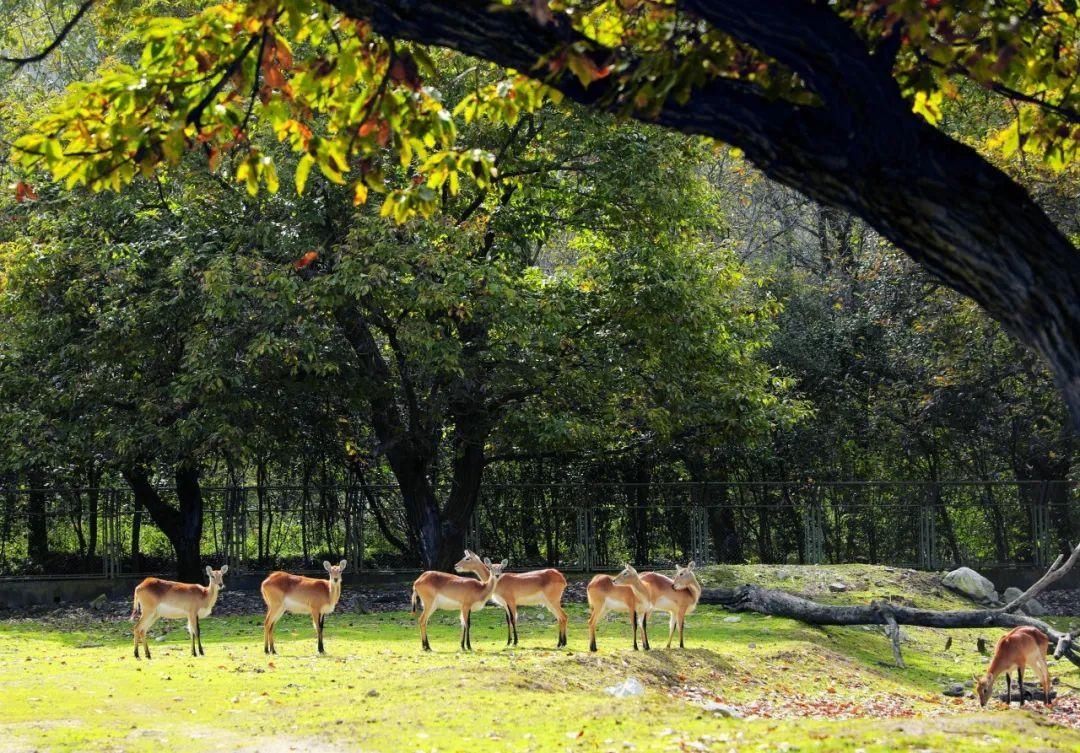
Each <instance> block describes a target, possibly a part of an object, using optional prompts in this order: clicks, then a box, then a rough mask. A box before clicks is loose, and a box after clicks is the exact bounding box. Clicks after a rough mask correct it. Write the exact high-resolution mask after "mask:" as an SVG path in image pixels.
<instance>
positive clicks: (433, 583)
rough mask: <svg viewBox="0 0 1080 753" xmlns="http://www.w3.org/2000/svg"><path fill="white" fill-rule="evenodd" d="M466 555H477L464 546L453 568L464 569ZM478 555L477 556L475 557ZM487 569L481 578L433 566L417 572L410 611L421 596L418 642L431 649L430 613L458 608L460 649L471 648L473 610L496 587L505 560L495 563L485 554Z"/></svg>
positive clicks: (426, 649) (481, 603)
mask: <svg viewBox="0 0 1080 753" xmlns="http://www.w3.org/2000/svg"><path fill="white" fill-rule="evenodd" d="M469 555H472V556H473V557H476V555H475V554H473V553H472V552H470V551H469V550H467V549H466V550H465V559H462V560H461V561H460V562H458V563H457V564H456V565H454V569H455V570H457V571H458V572H466V570H465V568H466V566H467V565H468V559H469ZM477 559H479V558H477ZM483 564H484V567H485V568H486V569H487V577H486V578H481V580H475V579H474V578H462V577H460V576H458V575H450V574H449V573H440V572H438V571H436V570H428V571H427V572H426V573H423V574H421V575H420V577H419V578H417V579H416V581H415V582H414V583H413V590H412V612H413V614H416V600H417V599H420V601H421V603H422V606H423V608H424V611H423V612H421V614H420V645H421V646H423V648H424V650H425V651H430V650H431V643H430V642H429V641H428V634H427V624H428V619H430V617H431V613H432V612H434V611H435V610H436V609H460V610H461V650H462V651H464V650H466V649H468V650H469V651H472V636H471V635H470V633H471V629H472V613H473V612H474V611H476V610H479V609H483V608H484V605H485V604H486V603H487V600H488V599H490V598H491V594H492V593H493V592H494V591H495V585H496V583H498V581H499V578H500V577H502V571H503V568H504V567H506V560H503V561H502V562H501V563H499V564H497V565H493V564H491V560H489V559H488V558H487V557H485V558H484V559H483Z"/></svg>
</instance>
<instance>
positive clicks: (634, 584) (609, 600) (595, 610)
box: [586, 565, 652, 651]
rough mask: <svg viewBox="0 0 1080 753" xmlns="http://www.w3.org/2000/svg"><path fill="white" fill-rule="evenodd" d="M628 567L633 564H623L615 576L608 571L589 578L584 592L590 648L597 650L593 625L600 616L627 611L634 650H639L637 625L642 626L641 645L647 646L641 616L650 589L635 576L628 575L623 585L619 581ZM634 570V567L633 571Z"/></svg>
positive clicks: (645, 607)
mask: <svg viewBox="0 0 1080 753" xmlns="http://www.w3.org/2000/svg"><path fill="white" fill-rule="evenodd" d="M627 570H631V571H633V570H634V568H632V567H630V565H626V567H625V568H624V569H623V572H621V573H619V575H618V576H617V577H616V578H612V577H611V576H610V575H597V576H596V577H594V578H593V579H592V580H591V581H589V587H588V589H586V593H587V594H588V597H589V609H590V611H589V650H590V651H595V650H596V626H597V625H598V624H599V622H600V619H601V618H602V617H603V616H604V615H605V614H607V613H608V612H629V613H630V627H631V628H633V631H634V650H635V651H637V650H638V641H637V635H638V626H639V625H640V626H641V645H642V647H643V648H644V649H645V650H646V651H648V650H649V633H648V628H647V627H646V625H645V623H644V622H642V621H640V619H639V618H640V617H641V616H642V615H644V614H646V613H648V611H649V610H650V609H651V608H652V605H651V603H650V601H649V592H648V590H646V588H645V586H644V585H643V584H642V583H641V581H640V580H639V579H637V578H634V579H631V580H630V581H628V582H627V583H626V584H625V585H624V584H623V583H621V582H619V578H621V577H622V576H623V575H624V574H625V573H626V571H627ZM635 574H636V571H635Z"/></svg>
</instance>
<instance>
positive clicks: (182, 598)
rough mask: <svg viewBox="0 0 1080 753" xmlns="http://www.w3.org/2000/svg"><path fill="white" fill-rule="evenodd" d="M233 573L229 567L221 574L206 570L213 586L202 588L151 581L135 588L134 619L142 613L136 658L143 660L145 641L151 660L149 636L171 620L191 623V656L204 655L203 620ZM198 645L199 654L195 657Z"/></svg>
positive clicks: (132, 614)
mask: <svg viewBox="0 0 1080 753" xmlns="http://www.w3.org/2000/svg"><path fill="white" fill-rule="evenodd" d="M227 572H229V566H228V565H222V566H221V569H220V570H214V569H213V568H212V567H210V566H209V565H207V566H206V574H207V576H208V577H209V578H210V585H209V586H200V585H197V584H192V583H176V582H174V581H171V580H161V579H160V578H147V579H145V580H144V581H143V582H142V583H140V584H139V585H137V586H136V587H135V602H134V603H133V604H132V606H131V619H132V620H135V617H136V616H138V615H139V613H140V612H141V613H142V615H141V616H139V621H138V622H136V623H135V630H134V633H135V658H136V659H138V658H139V642H140V641H142V645H143V648H144V649H145V650H146V658H147V659H149V658H150V644H149V643H147V642H146V632H147V631H148V630H149V629H150V628H151V627H152V626H153V625H154V623H155V622H157V621H158V620H159V619H160V618H162V617H164V618H165V619H171V620H181V619H186V620H187V629H188V632H189V633H190V634H191V655H192V656H199V655H203V646H202V631H201V630H200V629H199V619H200V618H202V617H207V616H209V614H210V611H211V610H212V609H213V608H214V604H215V603H216V602H217V598H218V593H219V592H220V591H221V590H222V589H224V588H225V581H224V579H223V576H224V575H225V573H227ZM196 642H197V643H198V646H199V653H198V654H196V653H195V645H196Z"/></svg>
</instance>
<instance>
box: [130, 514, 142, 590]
mask: <svg viewBox="0 0 1080 753" xmlns="http://www.w3.org/2000/svg"><path fill="white" fill-rule="evenodd" d="M142 516H143V508H142V505H140V504H138V503H136V504H135V509H134V510H132V511H131V570H132V572H136V573H139V572H142Z"/></svg>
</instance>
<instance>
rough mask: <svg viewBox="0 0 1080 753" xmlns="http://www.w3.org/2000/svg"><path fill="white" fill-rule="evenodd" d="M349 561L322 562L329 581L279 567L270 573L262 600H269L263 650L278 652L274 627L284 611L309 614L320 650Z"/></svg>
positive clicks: (263, 590) (265, 581)
mask: <svg viewBox="0 0 1080 753" xmlns="http://www.w3.org/2000/svg"><path fill="white" fill-rule="evenodd" d="M346 564H347V563H346V562H345V560H342V561H341V562H339V563H338V564H336V565H331V564H330V563H329V562H323V563H322V565H323V569H325V570H326V572H328V573H330V579H329V580H323V579H322V578H306V577H304V576H302V575H291V574H290V573H283V572H281V571H280V570H278V571H276V572H273V573H270V575H268V576H267V577H266V580H264V581H263V582H262V586H261V588H260V590H261V591H262V596H263V601H265V602H266V619H265V620H263V651H264V652H266V653H268V654H276V653H277V649H276V648H275V647H274V626H275V625H277V621H278V620H280V619H281V615H283V614H284V613H285V612H288V613H289V614H310V615H311V624H312V625H314V626H315V635H316V637H317V639H318V644H317V645H318V647H319V653H320V654H323V653H326V652H325V650H324V649H323V625H324V624H325V622H326V615H328V614H330V613H331V612H333V611H334V607H336V606H337V603H338V599H340V598H341V574H342V573H343V572H345V565H346Z"/></svg>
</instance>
